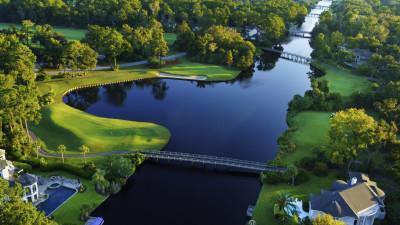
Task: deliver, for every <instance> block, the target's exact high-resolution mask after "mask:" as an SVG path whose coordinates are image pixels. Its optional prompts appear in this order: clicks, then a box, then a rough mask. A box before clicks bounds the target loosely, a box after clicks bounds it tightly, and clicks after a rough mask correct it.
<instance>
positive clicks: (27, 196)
mask: <svg viewBox="0 0 400 225" xmlns="http://www.w3.org/2000/svg"><path fill="white" fill-rule="evenodd" d="M17 182H18V183H20V184H21V186H22V190H24V195H23V196H22V200H24V201H25V202H35V201H36V200H38V199H39V189H38V185H37V182H38V178H37V177H36V176H35V175H33V174H28V173H26V174H24V175H22V176H21V178H20V179H19V180H18V181H17Z"/></svg>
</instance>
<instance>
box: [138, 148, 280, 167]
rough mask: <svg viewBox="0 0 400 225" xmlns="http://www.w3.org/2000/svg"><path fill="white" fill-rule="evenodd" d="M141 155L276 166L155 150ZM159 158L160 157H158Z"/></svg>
mask: <svg viewBox="0 0 400 225" xmlns="http://www.w3.org/2000/svg"><path fill="white" fill-rule="evenodd" d="M138 152H141V153H145V154H146V153H147V154H146V155H152V156H166V157H177V158H176V159H182V157H184V158H187V159H188V160H194V159H195V160H213V161H224V162H227V163H228V162H229V163H239V164H243V165H244V164H246V165H253V166H260V167H270V168H277V166H276V165H267V164H266V163H261V162H255V161H249V160H241V159H234V158H227V157H219V156H211V155H201V154H194V153H181V152H169V151H155V150H138ZM160 158H161V157H160Z"/></svg>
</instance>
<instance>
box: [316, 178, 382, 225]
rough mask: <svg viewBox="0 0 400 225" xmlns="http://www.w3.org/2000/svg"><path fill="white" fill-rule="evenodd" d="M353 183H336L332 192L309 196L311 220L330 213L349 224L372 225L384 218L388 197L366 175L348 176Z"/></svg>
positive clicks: (340, 181)
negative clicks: (384, 201) (386, 198)
mask: <svg viewBox="0 0 400 225" xmlns="http://www.w3.org/2000/svg"><path fill="white" fill-rule="evenodd" d="M349 176H350V180H348V181H347V182H346V181H343V180H337V181H335V183H333V184H332V187H331V190H330V191H326V190H322V191H321V194H320V195H316V194H311V196H310V218H311V219H312V218H315V217H316V216H318V215H319V214H330V215H332V216H333V217H334V218H335V219H337V220H340V221H343V222H345V223H346V224H347V225H373V223H374V221H375V219H381V220H383V219H384V218H385V215H386V212H385V204H384V203H383V200H384V199H385V197H386V195H385V192H383V191H382V190H381V189H380V188H378V186H377V185H376V183H375V182H373V181H371V180H370V179H369V177H368V175H367V174H365V173H354V172H350V173H349Z"/></svg>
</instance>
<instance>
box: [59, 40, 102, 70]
mask: <svg viewBox="0 0 400 225" xmlns="http://www.w3.org/2000/svg"><path fill="white" fill-rule="evenodd" d="M66 52H67V53H66V54H67V63H68V64H69V65H71V66H72V68H73V69H81V70H83V71H84V73H85V75H86V72H87V70H88V69H91V68H92V69H93V68H96V64H97V56H98V54H97V52H95V51H94V50H93V49H91V48H90V46H89V45H88V44H82V43H80V42H79V41H73V42H71V43H69V45H68V46H67V50H66Z"/></svg>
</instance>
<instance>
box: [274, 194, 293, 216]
mask: <svg viewBox="0 0 400 225" xmlns="http://www.w3.org/2000/svg"><path fill="white" fill-rule="evenodd" d="M293 202H294V198H293V196H292V195H291V194H290V193H288V192H286V191H280V192H279V193H278V195H276V196H275V203H276V204H278V205H279V210H280V211H281V210H283V211H284V212H285V214H286V213H289V214H291V215H297V210H296V205H295V204H293Z"/></svg>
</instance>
